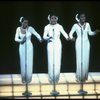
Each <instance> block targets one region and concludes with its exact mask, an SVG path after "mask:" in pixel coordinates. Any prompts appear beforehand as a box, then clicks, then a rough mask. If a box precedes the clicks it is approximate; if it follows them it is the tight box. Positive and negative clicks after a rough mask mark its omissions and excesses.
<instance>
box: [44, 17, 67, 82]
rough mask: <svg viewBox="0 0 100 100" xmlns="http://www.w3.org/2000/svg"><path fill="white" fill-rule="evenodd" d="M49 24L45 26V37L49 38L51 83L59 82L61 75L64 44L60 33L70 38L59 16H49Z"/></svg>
mask: <svg viewBox="0 0 100 100" xmlns="http://www.w3.org/2000/svg"><path fill="white" fill-rule="evenodd" d="M48 20H49V22H50V23H49V24H48V25H46V26H45V28H44V34H43V39H44V40H47V54H48V75H49V81H50V83H53V82H54V81H55V82H56V83H57V82H58V81H59V76H60V68H61V53H62V44H61V40H60V35H61V33H62V35H63V36H64V37H65V38H66V40H68V35H67V33H66V32H65V31H64V29H63V27H62V26H61V25H60V24H58V23H57V20H58V17H57V16H55V15H52V16H50V15H49V16H48Z"/></svg>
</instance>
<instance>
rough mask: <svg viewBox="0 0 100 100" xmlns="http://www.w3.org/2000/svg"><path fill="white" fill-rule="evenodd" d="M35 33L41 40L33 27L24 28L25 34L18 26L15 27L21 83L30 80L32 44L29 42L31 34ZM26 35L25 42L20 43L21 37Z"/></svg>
mask: <svg viewBox="0 0 100 100" xmlns="http://www.w3.org/2000/svg"><path fill="white" fill-rule="evenodd" d="M32 34H33V35H35V36H36V37H37V38H38V39H39V40H41V37H40V35H39V34H38V33H37V32H36V31H35V30H34V28H33V27H31V26H29V27H28V29H26V34H22V33H21V29H20V27H18V28H17V29H16V34H15V41H17V42H19V43H20V44H19V56H20V67H21V77H22V82H23V83H25V82H26V83H30V82H31V80H32V71H33V45H32V43H31V36H32ZM24 37H26V42H25V43H24V44H21V42H22V40H23V38H24Z"/></svg>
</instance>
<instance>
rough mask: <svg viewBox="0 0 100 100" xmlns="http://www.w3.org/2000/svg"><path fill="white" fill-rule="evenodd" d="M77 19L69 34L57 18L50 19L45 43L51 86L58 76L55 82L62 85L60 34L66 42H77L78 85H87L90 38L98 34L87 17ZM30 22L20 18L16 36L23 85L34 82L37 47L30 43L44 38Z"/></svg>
mask: <svg viewBox="0 0 100 100" xmlns="http://www.w3.org/2000/svg"><path fill="white" fill-rule="evenodd" d="M75 19H76V21H77V23H75V24H74V25H73V26H72V29H71V31H70V32H69V34H67V33H66V32H65V30H64V28H63V26H62V25H60V24H58V23H57V21H58V16H56V15H48V21H49V24H48V25H46V26H45V28H44V33H43V40H46V41H47V56H48V57H47V58H48V76H49V81H50V83H52V82H53V76H55V80H54V81H55V82H56V83H57V82H58V81H59V77H60V69H61V56H62V43H61V40H60V35H61V34H62V35H63V36H64V37H65V39H66V40H67V41H68V40H72V41H75V50H76V79H77V81H79V82H80V81H86V80H87V79H88V69H89V55H90V42H89V38H88V36H89V35H95V34H96V33H98V32H99V30H95V31H94V32H92V31H91V27H90V24H89V23H88V22H86V16H85V14H84V13H82V14H80V15H78V14H77V15H76V16H75ZM28 21H29V20H28V19H27V18H25V17H21V18H20V23H21V26H20V27H18V28H17V29H16V34H15V41H16V42H19V55H20V68H21V77H22V82H23V83H30V82H31V80H32V71H33V57H34V56H33V55H34V52H33V51H34V46H33V44H32V42H31V36H32V35H35V36H36V37H37V39H38V40H39V41H40V42H42V37H41V36H40V35H39V34H38V33H37V32H36V31H35V29H34V28H33V27H31V26H29V25H28ZM74 33H76V35H77V37H76V39H75V37H74V36H73V34H74ZM54 71H55V72H54ZM53 72H54V73H55V74H54V73H53ZM26 73H27V74H26ZM81 73H82V74H81ZM81 75H82V76H81Z"/></svg>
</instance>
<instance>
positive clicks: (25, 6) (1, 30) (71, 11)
mask: <svg viewBox="0 0 100 100" xmlns="http://www.w3.org/2000/svg"><path fill="white" fill-rule="evenodd" d="M99 10H100V2H99V1H98V2H97V1H96V2H94V1H75V2H74V1H62V2H61V1H47V2H46V1H41V2H40V1H37V2H36V1H29V2H28V1H14V2H13V1H11V2H10V1H9V2H7V1H6V2H0V74H10V73H11V74H13V73H20V64H19V52H18V46H19V44H18V43H16V42H15V41H14V37H15V31H16V28H17V27H18V26H20V23H19V18H20V17H21V16H27V17H28V18H29V20H30V25H31V26H33V27H34V28H35V30H36V31H37V32H38V33H39V34H40V35H41V36H43V31H44V26H45V25H47V24H48V20H47V16H48V14H51V13H53V14H56V15H57V16H58V17H59V21H58V22H59V23H60V24H61V25H63V27H64V29H65V31H66V32H67V33H69V31H70V29H71V27H72V25H73V24H74V23H75V15H76V13H79V12H84V13H86V16H87V20H88V22H89V23H90V25H91V28H92V30H93V31H94V30H95V29H100V11H99ZM89 39H90V43H91V56H90V69H89V71H90V72H99V71H100V60H99V59H100V44H99V43H100V33H99V34H98V35H96V36H92V37H91V36H90V37H89ZM61 41H62V65H61V72H75V69H76V63H75V47H74V42H71V41H69V42H68V41H66V39H65V38H64V37H63V36H62V35H61ZM32 43H33V45H34V67H33V73H44V72H45V73H47V70H48V68H47V52H46V42H43V43H39V41H38V40H37V39H36V38H35V37H34V36H32Z"/></svg>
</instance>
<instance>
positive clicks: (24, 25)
mask: <svg viewBox="0 0 100 100" xmlns="http://www.w3.org/2000/svg"><path fill="white" fill-rule="evenodd" d="M22 27H23V28H27V27H28V20H24V21H23V22H22Z"/></svg>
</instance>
